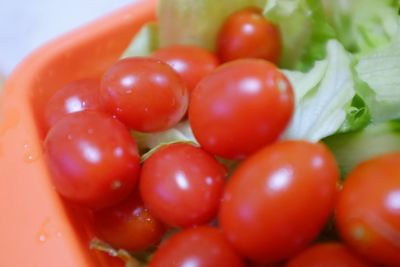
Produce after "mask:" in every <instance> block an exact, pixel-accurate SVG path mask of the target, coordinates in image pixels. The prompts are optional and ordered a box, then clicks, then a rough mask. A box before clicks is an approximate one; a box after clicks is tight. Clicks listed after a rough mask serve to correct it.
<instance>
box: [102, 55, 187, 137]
mask: <svg viewBox="0 0 400 267" xmlns="http://www.w3.org/2000/svg"><path fill="white" fill-rule="evenodd" d="M100 94H101V97H102V99H103V101H104V103H105V105H106V106H107V108H108V109H109V110H110V112H111V113H113V114H115V115H116V116H117V117H118V118H119V119H120V120H121V121H122V122H123V123H125V124H126V125H127V126H128V127H130V128H131V129H134V130H137V131H142V132H156V131H162V130H166V129H168V128H170V127H172V126H174V125H175V124H176V123H178V122H179V121H180V120H181V119H182V117H183V116H184V115H185V114H186V110H187V105H188V101H189V94H188V90H187V88H186V87H185V85H184V83H183V81H182V79H181V78H180V77H179V75H178V74H177V73H176V72H175V71H174V70H173V69H172V68H171V67H170V66H169V65H168V64H166V63H164V62H162V61H160V60H157V59H154V58H144V57H143V58H142V57H132V58H126V59H122V60H120V61H118V62H117V63H115V64H114V65H113V66H111V67H110V68H109V69H108V70H107V71H106V73H105V74H104V75H103V78H102V80H101V87H100Z"/></svg>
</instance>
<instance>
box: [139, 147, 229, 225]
mask: <svg viewBox="0 0 400 267" xmlns="http://www.w3.org/2000/svg"><path fill="white" fill-rule="evenodd" d="M225 175H226V169H225V168H224V166H223V165H221V164H220V163H218V162H217V161H216V160H215V159H214V158H213V157H212V156H211V155H209V154H208V153H206V152H204V151H203V150H202V149H200V148H197V147H194V146H192V145H189V144H185V143H175V144H171V145H167V146H164V147H162V148H160V149H159V150H157V151H156V152H154V154H153V155H151V156H150V157H149V158H148V159H147V160H146V161H145V162H144V164H143V170H142V173H141V176H140V193H141V196H142V199H143V202H144V203H145V206H146V207H148V208H149V210H150V212H151V213H152V214H154V216H156V217H158V218H159V219H161V220H162V221H164V222H165V223H167V224H169V225H171V226H177V227H187V226H191V225H194V224H202V223H206V222H208V221H210V220H211V219H212V218H214V217H215V215H216V213H217V209H218V207H219V202H220V198H221V195H222V190H223V185H224V177H225Z"/></svg>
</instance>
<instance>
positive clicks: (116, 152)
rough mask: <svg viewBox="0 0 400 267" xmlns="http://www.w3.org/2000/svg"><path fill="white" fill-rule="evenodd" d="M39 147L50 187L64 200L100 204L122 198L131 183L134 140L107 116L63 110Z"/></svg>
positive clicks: (133, 178)
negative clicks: (43, 154)
mask: <svg viewBox="0 0 400 267" xmlns="http://www.w3.org/2000/svg"><path fill="white" fill-rule="evenodd" d="M44 146H45V153H46V157H47V160H48V166H49V168H50V171H51V174H52V180H53V182H54V185H55V187H56V189H57V191H58V192H59V193H60V194H61V195H62V196H64V197H65V198H67V199H69V200H72V201H75V202H78V203H80V204H82V205H86V206H88V207H91V208H103V207H106V206H111V205H113V204H115V203H117V202H119V201H120V200H122V199H123V198H125V197H126V196H127V195H129V194H130V192H131V191H132V190H133V188H134V186H135V184H136V180H137V178H138V175H139V169H140V160H139V155H138V150H137V147H136V143H135V141H134V140H133V138H132V137H131V136H130V133H129V131H128V130H127V129H126V128H125V126H124V125H123V124H121V123H120V122H119V121H118V120H116V119H114V118H112V117H111V116H110V115H106V114H103V113H100V112H97V111H90V110H87V111H81V112H76V113H72V114H69V115H67V116H65V117H63V118H62V119H61V120H59V121H58V122H57V123H56V124H55V125H54V126H53V127H52V128H51V129H50V131H49V132H48V134H47V136H46V139H45V143H44Z"/></svg>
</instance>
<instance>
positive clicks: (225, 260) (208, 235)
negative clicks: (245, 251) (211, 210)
mask: <svg viewBox="0 0 400 267" xmlns="http://www.w3.org/2000/svg"><path fill="white" fill-rule="evenodd" d="M148 266H149V267H189V266H196V267H223V266H227V267H228V266H229V267H245V264H244V262H243V261H242V259H241V258H240V257H239V256H238V255H237V254H236V253H235V252H234V251H233V250H232V248H231V247H230V245H229V243H228V242H227V241H226V240H225V238H224V236H223V235H222V234H221V232H220V231H218V230H217V229H215V228H212V227H209V226H201V227H197V228H190V229H185V230H183V231H181V232H179V233H177V234H175V235H174V236H172V237H171V238H170V239H168V240H167V241H166V242H165V243H164V244H162V245H161V246H160V248H159V249H158V250H157V251H156V253H155V254H154V255H153V258H152V259H151V261H150V263H149V265H148Z"/></svg>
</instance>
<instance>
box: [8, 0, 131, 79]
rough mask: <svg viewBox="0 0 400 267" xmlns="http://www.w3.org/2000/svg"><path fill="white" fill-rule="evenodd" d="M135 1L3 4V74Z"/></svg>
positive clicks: (41, 0)
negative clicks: (50, 42) (43, 47)
mask: <svg viewBox="0 0 400 267" xmlns="http://www.w3.org/2000/svg"><path fill="white" fill-rule="evenodd" d="M134 1H135V0H0V73H5V74H9V73H10V72H11V71H12V69H13V68H14V67H15V65H16V64H17V63H19V62H20V61H21V60H22V59H23V58H24V57H25V56H26V55H27V54H29V53H30V52H31V51H32V50H33V49H35V48H37V47H39V46H40V45H42V44H43V43H45V42H46V41H48V40H50V39H52V38H54V37H57V36H59V35H60V34H62V33H65V32H66V31H69V30H71V29H73V28H75V27H78V26H80V25H82V24H84V23H87V22H89V21H91V20H93V19H95V18H97V17H99V16H101V15H104V14H106V13H108V12H110V11H112V10H115V9H117V8H119V7H122V6H124V5H126V4H129V3H132V2H134Z"/></svg>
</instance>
